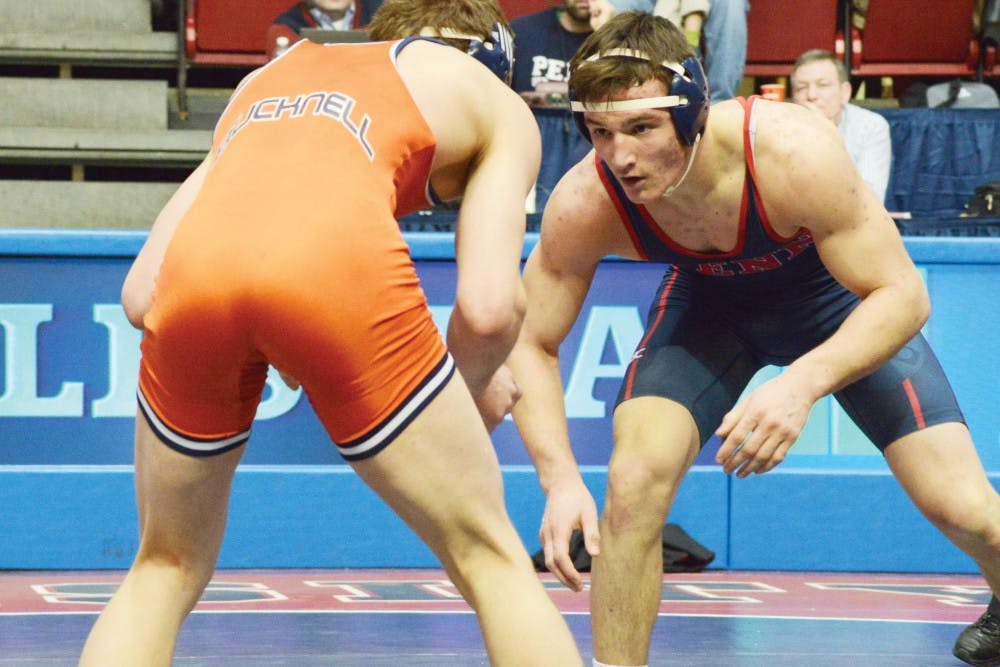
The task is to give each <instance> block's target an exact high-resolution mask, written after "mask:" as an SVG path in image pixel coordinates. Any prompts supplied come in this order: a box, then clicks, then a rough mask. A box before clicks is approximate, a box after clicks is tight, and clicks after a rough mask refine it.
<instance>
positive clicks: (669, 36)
mask: <svg viewBox="0 0 1000 667" xmlns="http://www.w3.org/2000/svg"><path fill="white" fill-rule="evenodd" d="M610 49H634V50H636V51H642V52H643V53H645V54H646V55H648V56H649V57H650V59H651V60H652V61H653V62H648V61H646V60H639V59H636V58H619V57H611V58H601V59H598V60H593V61H588V60H587V58H589V57H590V56H592V55H595V54H599V53H606V52H607V51H609V50H610ZM694 55H695V52H694V50H693V49H692V48H691V45H690V44H689V43H688V41H687V38H686V37H685V36H684V33H683V32H681V30H680V28H678V27H677V26H676V25H674V24H673V23H672V22H670V21H669V20H668V19H665V18H662V17H660V16H655V15H653V14H650V13H648V12H622V13H621V14H617V15H616V16H614V17H613V18H612V19H611V20H610V21H608V22H607V23H605V24H604V25H603V26H601V27H600V28H599V29H598V30H597V31H595V32H594V33H593V34H591V35H590V37H588V38H587V39H586V41H584V43H583V44H582V45H581V46H580V49H579V50H578V51H577V52H576V55H575V56H573V59H572V60H571V61H570V64H569V94H570V97H572V98H573V99H574V100H578V101H581V102H596V101H603V100H607V99H609V98H610V97H611V96H612V95H614V94H615V93H616V92H618V91H621V90H624V89H626V88H631V87H632V86H636V85H640V84H642V83H643V82H644V81H648V80H649V79H659V80H660V81H662V82H663V84H664V85H665V86H666V87H667V90H669V89H670V84H671V81H672V79H673V76H674V73H673V72H672V71H670V70H668V69H666V68H664V67H661V66H660V65H659V63H661V62H671V63H681V62H683V61H684V59H685V58H688V57H689V56H694Z"/></svg>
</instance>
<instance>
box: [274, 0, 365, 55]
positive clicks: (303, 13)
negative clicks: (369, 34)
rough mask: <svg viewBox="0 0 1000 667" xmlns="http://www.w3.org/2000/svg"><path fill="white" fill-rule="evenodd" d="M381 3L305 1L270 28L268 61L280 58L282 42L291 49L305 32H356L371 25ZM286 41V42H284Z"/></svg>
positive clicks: (277, 18)
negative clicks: (309, 30)
mask: <svg viewBox="0 0 1000 667" xmlns="http://www.w3.org/2000/svg"><path fill="white" fill-rule="evenodd" d="M381 4H382V0H303V2H297V3H295V5H293V6H291V7H289V8H288V10H286V11H284V12H282V13H281V14H279V15H278V16H276V17H275V18H274V21H272V22H271V25H270V26H268V28H267V58H268V60H270V59H271V58H274V57H275V56H276V55H279V54H278V42H279V38H281V37H284V38H286V39H287V40H288V41H287V43H285V44H283V47H284V48H288V47H289V46H291V45H292V44H294V43H295V42H297V41H299V40H300V39H302V37H301V36H300V35H299V31H300V30H302V29H303V28H324V29H326V30H357V29H359V28H361V27H363V26H366V25H368V22H369V21H371V18H372V15H374V14H375V10H376V9H378V8H379V5H381ZM282 41H283V40H282Z"/></svg>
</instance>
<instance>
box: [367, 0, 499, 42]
mask: <svg viewBox="0 0 1000 667" xmlns="http://www.w3.org/2000/svg"><path fill="white" fill-rule="evenodd" d="M497 23H499V24H501V25H502V26H504V27H505V28H507V30H508V31H509V30H510V24H509V23H508V22H507V18H506V17H505V16H504V14H503V11H502V10H501V9H500V6H499V5H498V4H497V2H496V0H420V1H419V2H415V1H414V0H385V1H384V2H383V3H382V6H381V7H379V8H378V11H376V12H375V15H374V16H373V17H372V20H371V23H370V24H369V25H368V34H369V36H370V37H371V38H372V39H373V40H375V41H389V40H395V39H403V38H405V37H412V36H414V35H419V34H421V30H424V31H425V32H424V34H427V32H426V29H428V28H429V29H431V31H436V30H440V29H442V28H447V29H450V30H451V31H454V32H455V33H458V34H463V35H476V36H478V37H481V38H487V37H489V36H490V32H491V31H492V30H493V26H494V25H495V24H497ZM512 34H513V33H512ZM439 39H441V41H443V42H446V43H448V44H450V45H452V46H454V47H456V48H459V49H462V50H465V49H466V47H467V46H468V43H469V42H468V39H463V38H451V37H440V38H439Z"/></svg>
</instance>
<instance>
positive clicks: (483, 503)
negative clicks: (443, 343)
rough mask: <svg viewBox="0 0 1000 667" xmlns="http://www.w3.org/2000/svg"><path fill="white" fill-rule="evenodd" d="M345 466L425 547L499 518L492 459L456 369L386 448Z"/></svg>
mask: <svg viewBox="0 0 1000 667" xmlns="http://www.w3.org/2000/svg"><path fill="white" fill-rule="evenodd" d="M351 465H352V466H353V467H354V469H355V470H356V471H357V473H358V475H359V476H360V477H361V478H362V479H363V480H364V481H365V482H366V483H367V484H368V485H369V486H370V487H371V488H372V489H373V490H375V492H376V493H378V494H379V496H381V497H382V498H383V499H384V500H385V502H386V503H387V504H388V505H389V506H390V507H392V508H393V509H394V510H395V511H396V512H397V513H398V514H399V515H400V516H401V517H402V518H403V519H404V520H405V521H406V522H407V523H408V524H409V525H410V526H411V527H412V528H414V530H415V531H416V532H417V533H418V534H419V535H421V537H423V538H424V539H427V540H428V541H429V542H431V544H432V547H433V546H434V545H436V544H440V540H442V539H444V536H445V535H447V534H449V533H452V532H455V531H458V532H461V531H467V530H472V531H473V532H481V531H482V530H483V528H484V527H489V528H490V529H491V530H492V529H497V530H500V529H501V525H502V524H505V523H507V519H506V510H505V507H504V499H503V482H502V478H501V475H500V467H499V464H498V462H497V457H496V454H495V452H494V450H493V446H492V443H491V441H490V438H489V435H488V434H487V432H486V427H485V426H484V425H483V422H482V418H481V417H480V416H479V412H478V411H477V410H476V407H475V404H474V403H473V402H472V397H471V396H470V395H469V392H468V389H467V388H466V387H465V384H464V382H463V380H462V378H461V376H460V375H458V374H457V373H456V374H455V375H453V376H452V378H451V380H450V381H449V382H448V384H447V385H445V387H444V388H443V389H442V390H441V392H440V393H439V394H438V395H437V397H436V398H435V399H434V400H433V401H431V402H430V403H429V404H428V405H427V406H426V407H425V408H424V410H423V411H422V412H421V413H420V414H419V416H417V417H416V418H415V419H414V420H413V421H412V422H411V423H410V424H409V426H407V427H406V429H404V430H403V431H402V433H400V435H399V436H398V437H397V438H396V439H395V440H394V441H393V442H392V443H391V444H390V445H389V446H387V447H386V448H385V449H383V450H382V451H381V452H379V453H378V454H376V455H375V456H373V457H370V458H366V459H363V460H360V461H352V462H351ZM473 526H476V527H478V528H471V527H473ZM502 530H504V531H506V528H503V529H502Z"/></svg>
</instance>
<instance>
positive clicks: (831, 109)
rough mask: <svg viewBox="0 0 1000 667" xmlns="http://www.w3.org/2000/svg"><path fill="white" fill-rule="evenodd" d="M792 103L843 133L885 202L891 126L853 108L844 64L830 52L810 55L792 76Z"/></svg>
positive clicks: (866, 178) (864, 175)
mask: <svg viewBox="0 0 1000 667" xmlns="http://www.w3.org/2000/svg"><path fill="white" fill-rule="evenodd" d="M791 88H792V101H793V102H795V103H797V104H801V105H802V106H804V107H807V108H809V109H812V110H813V111H815V112H817V113H819V114H820V115H822V116H823V117H825V118H828V119H829V120H830V121H831V122H833V124H834V125H836V126H837V127H838V128H839V129H840V134H841V135H842V136H843V137H844V143H845V144H846V145H847V151H848V153H850V155H851V158H852V159H853V160H854V164H855V165H856V166H857V168H858V171H859V172H860V173H861V177H862V178H863V179H864V181H865V182H866V183H868V185H870V186H871V188H872V190H874V191H875V195H876V196H877V197H878V198H879V201H881V202H885V193H886V189H887V188H888V186H889V169H890V166H891V164H892V139H891V137H890V134H889V122H888V121H887V120H886V119H885V118H883V117H882V116H881V115H879V114H877V113H875V112H874V111H869V110H867V109H862V108H861V107H859V106H857V105H855V104H850V103H849V102H850V100H851V82H850V81H849V80H848V77H847V68H845V67H844V63H843V62H842V61H841V60H839V59H838V58H837V57H836V56H835V55H833V54H832V53H830V52H829V51H824V50H822V49H814V50H812V51H806V52H805V53H803V54H802V55H801V56H799V59H798V60H796V61H795V65H793V67H792V74H791Z"/></svg>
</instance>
